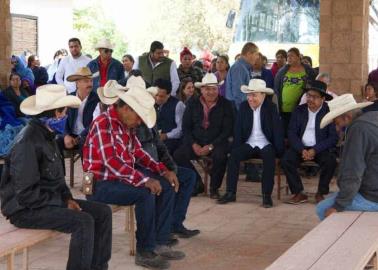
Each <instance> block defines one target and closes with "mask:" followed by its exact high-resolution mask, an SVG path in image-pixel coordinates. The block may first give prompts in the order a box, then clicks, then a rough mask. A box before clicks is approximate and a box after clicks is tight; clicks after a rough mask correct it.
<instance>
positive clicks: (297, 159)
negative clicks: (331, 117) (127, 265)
mask: <svg viewBox="0 0 378 270" xmlns="http://www.w3.org/2000/svg"><path fill="white" fill-rule="evenodd" d="M326 91H327V85H326V84H325V83H324V82H321V81H313V82H312V83H311V84H308V85H307V86H306V88H305V94H306V96H307V103H306V104H303V105H300V106H298V107H297V108H296V110H294V112H293V114H292V117H291V120H290V124H289V129H288V139H289V144H290V148H289V150H288V151H286V153H285V155H284V157H283V159H282V160H281V166H282V169H283V171H284V172H285V175H286V179H287V182H288V184H289V188H290V191H291V193H292V194H293V195H294V196H293V197H292V198H291V199H290V200H289V201H288V203H290V204H300V203H304V202H306V201H307V195H306V194H305V193H304V192H303V184H302V181H301V178H300V176H299V174H298V172H297V169H298V167H299V164H300V163H301V162H302V161H315V162H316V163H318V164H319V166H320V178H319V185H318V191H317V193H316V195H315V200H316V202H320V201H322V200H324V195H326V194H328V192H329V183H330V182H331V179H332V177H333V174H334V172H335V168H336V155H335V153H334V149H335V147H336V143H337V140H338V136H337V133H336V128H335V125H334V124H331V125H328V126H327V127H326V128H324V129H320V121H321V120H322V118H323V117H324V116H325V115H326V114H327V113H328V111H329V108H328V105H327V103H326V102H325V100H331V99H332V96H331V95H330V94H328V93H327V92H326Z"/></svg>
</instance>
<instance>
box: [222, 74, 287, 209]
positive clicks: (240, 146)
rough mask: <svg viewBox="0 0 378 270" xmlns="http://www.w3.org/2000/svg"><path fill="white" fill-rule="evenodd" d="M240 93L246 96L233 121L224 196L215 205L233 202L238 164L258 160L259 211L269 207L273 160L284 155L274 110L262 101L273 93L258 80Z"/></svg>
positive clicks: (267, 102) (279, 126)
mask: <svg viewBox="0 0 378 270" xmlns="http://www.w3.org/2000/svg"><path fill="white" fill-rule="evenodd" d="M241 91H242V92H243V93H245V94H246V95H247V100H246V101H244V102H242V103H241V104H240V108H239V111H238V115H237V118H236V124H235V132H234V142H233V150H232V152H231V156H230V158H229V161H228V166H227V192H226V194H225V195H224V196H223V197H221V198H220V199H219V200H218V203H220V204H225V203H228V202H234V201H235V200H236V189H237V182H238V179H239V166H240V162H241V161H243V160H247V159H250V158H261V159H262V160H263V173H262V181H261V182H262V195H263V207H265V208H270V207H272V206H273V201H272V198H271V194H272V191H273V186H274V168H275V164H276V162H275V160H276V156H281V155H282V154H283V152H284V134H283V128H282V124H281V120H280V117H279V114H278V111H277V106H276V105H275V104H274V103H273V102H272V101H271V100H270V99H269V98H267V97H266V95H273V94H274V91H273V89H270V88H267V87H266V83H265V81H263V80H261V79H252V80H250V82H249V84H248V85H242V87H241Z"/></svg>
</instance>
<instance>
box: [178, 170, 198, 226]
mask: <svg viewBox="0 0 378 270" xmlns="http://www.w3.org/2000/svg"><path fill="white" fill-rule="evenodd" d="M177 178H178V180H179V182H180V188H179V191H178V192H177V193H176V198H175V206H174V209H173V223H172V230H173V231H175V230H177V229H181V228H183V226H184V225H183V222H184V220H185V217H186V213H187V211H188V206H189V202H190V198H191V195H192V192H193V189H194V185H195V184H196V173H195V172H194V171H193V170H191V169H188V168H184V167H178V168H177Z"/></svg>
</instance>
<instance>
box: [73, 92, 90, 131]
mask: <svg viewBox="0 0 378 270" xmlns="http://www.w3.org/2000/svg"><path fill="white" fill-rule="evenodd" d="M87 100H88V97H86V98H85V99H84V100H83V101H82V102H81V104H80V107H79V109H78V110H77V117H76V121H75V125H74V127H73V131H72V132H73V134H75V135H80V134H81V132H83V130H84V129H85V127H84V125H83V112H84V107H85V104H87Z"/></svg>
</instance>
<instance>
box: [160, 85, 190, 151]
mask: <svg viewBox="0 0 378 270" xmlns="http://www.w3.org/2000/svg"><path fill="white" fill-rule="evenodd" d="M154 84H155V86H156V87H157V88H158V93H157V94H156V96H155V101H156V105H155V108H156V111H157V123H156V124H157V129H158V131H159V133H160V139H161V140H162V141H163V142H164V143H165V145H166V146H167V148H168V150H169V153H170V154H171V155H172V154H173V152H174V151H175V150H176V149H177V147H178V146H179V144H180V141H181V140H180V139H181V135H182V130H181V126H182V117H183V115H184V111H185V105H184V103H183V102H182V101H180V100H178V99H177V98H176V97H173V96H171V92H172V84H171V81H169V80H164V79H158V80H156V81H155V83H154Z"/></svg>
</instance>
